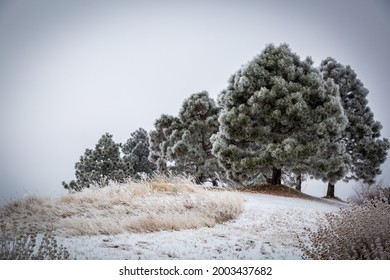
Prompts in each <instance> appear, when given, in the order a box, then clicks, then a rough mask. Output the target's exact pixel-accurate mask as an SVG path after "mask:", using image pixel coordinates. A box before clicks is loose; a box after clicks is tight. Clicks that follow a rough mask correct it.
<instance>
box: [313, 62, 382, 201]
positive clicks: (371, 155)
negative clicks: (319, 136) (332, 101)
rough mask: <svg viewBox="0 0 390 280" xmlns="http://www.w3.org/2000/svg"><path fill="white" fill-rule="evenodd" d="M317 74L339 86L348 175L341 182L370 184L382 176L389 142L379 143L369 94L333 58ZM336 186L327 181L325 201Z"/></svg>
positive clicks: (377, 124)
mask: <svg viewBox="0 0 390 280" xmlns="http://www.w3.org/2000/svg"><path fill="white" fill-rule="evenodd" d="M320 71H321V72H322V74H323V77H324V78H325V79H333V81H334V82H335V83H336V84H337V85H338V86H339V92H340V102H341V104H342V106H343V108H344V111H345V115H346V116H347V118H348V125H347V127H346V129H345V131H344V132H343V135H342V141H343V142H345V143H346V149H347V153H348V155H349V162H348V166H349V173H348V175H347V176H345V177H344V180H345V181H348V180H351V179H353V180H362V181H363V182H364V183H368V184H372V183H373V182H374V181H375V177H376V176H377V175H379V174H381V170H380V165H381V164H382V163H383V162H384V161H385V160H386V156H387V150H388V149H389V141H388V140H387V139H380V131H381V129H382V125H381V124H380V123H379V122H378V121H375V119H374V114H373V113H372V111H371V109H370V107H369V106H368V100H367V95H368V93H369V91H368V90H367V89H366V88H365V87H364V85H363V83H362V82H361V81H360V80H359V79H358V78H357V75H356V73H355V71H354V70H352V68H351V67H350V66H344V65H342V64H340V63H338V62H337V61H336V60H335V59H334V58H327V59H325V60H324V61H322V63H321V65H320ZM339 179H341V178H339ZM335 183H336V182H335V181H329V183H328V191H327V196H328V197H334V188H335Z"/></svg>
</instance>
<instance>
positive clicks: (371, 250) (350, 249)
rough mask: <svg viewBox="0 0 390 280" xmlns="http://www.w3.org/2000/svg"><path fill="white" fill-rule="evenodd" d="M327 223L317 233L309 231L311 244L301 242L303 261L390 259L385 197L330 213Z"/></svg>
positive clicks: (389, 210) (388, 206)
mask: <svg viewBox="0 0 390 280" xmlns="http://www.w3.org/2000/svg"><path fill="white" fill-rule="evenodd" d="M326 221H327V223H326V225H322V226H320V227H319V228H318V229H317V230H316V231H311V230H310V229H308V233H309V239H310V241H311V242H310V244H305V243H304V242H302V240H301V242H300V247H301V249H302V250H303V252H304V255H303V258H304V259H315V260H375V259H380V260H388V259H390V204H388V202H387V199H386V198H385V197H384V196H382V197H381V198H379V199H377V198H375V199H372V200H367V199H366V200H364V201H363V203H362V204H352V205H351V207H350V208H345V209H341V210H340V211H339V212H338V213H328V214H327V215H326Z"/></svg>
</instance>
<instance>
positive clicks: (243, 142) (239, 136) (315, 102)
mask: <svg viewBox="0 0 390 280" xmlns="http://www.w3.org/2000/svg"><path fill="white" fill-rule="evenodd" d="M337 95H338V90H337V87H336V86H335V85H334V84H333V82H332V81H331V80H329V81H324V80H323V79H322V77H321V75H320V73H319V71H318V69H316V68H315V67H313V62H312V60H311V59H310V58H306V59H305V60H303V61H302V60H300V58H299V56H298V55H296V54H295V53H293V52H292V51H291V50H290V48H289V46H288V45H287V44H282V45H280V46H279V47H275V46H274V45H268V46H267V47H266V48H265V50H264V51H263V52H262V53H261V54H260V55H258V56H256V57H255V58H254V59H253V60H252V61H250V62H249V63H247V64H246V65H245V66H243V67H242V68H241V69H239V70H238V71H237V72H236V73H235V74H234V75H232V76H231V78H230V79H229V81H228V87H227V89H225V90H223V91H222V92H221V94H220V96H219V103H220V106H221V107H222V111H221V114H220V118H219V122H220V128H219V132H218V133H217V134H216V135H215V136H214V137H213V153H214V155H215V156H216V157H217V158H218V160H219V162H220V163H221V164H222V165H223V166H224V168H225V169H226V170H227V172H228V175H229V176H230V178H232V179H234V180H236V181H239V182H241V183H244V184H247V185H248V184H255V183H259V182H262V181H264V180H267V181H268V182H270V183H272V184H280V183H281V175H282V169H286V170H289V171H291V172H294V173H297V174H298V173H302V171H307V172H309V171H310V169H311V168H313V167H312V166H311V163H312V161H313V160H314V159H316V158H318V157H319V155H320V154H321V152H322V151H324V150H326V148H327V147H328V145H329V144H330V143H334V142H335V141H336V139H338V138H339V137H340V135H341V132H342V131H343V130H344V128H345V127H346V122H347V120H346V118H345V116H344V115H343V110H342V107H341V105H340V103H339V100H338V96H337ZM340 168H341V169H342V167H340ZM310 172H311V171H310ZM317 173H319V174H320V175H322V174H323V173H324V171H321V172H317ZM317 173H316V174H317Z"/></svg>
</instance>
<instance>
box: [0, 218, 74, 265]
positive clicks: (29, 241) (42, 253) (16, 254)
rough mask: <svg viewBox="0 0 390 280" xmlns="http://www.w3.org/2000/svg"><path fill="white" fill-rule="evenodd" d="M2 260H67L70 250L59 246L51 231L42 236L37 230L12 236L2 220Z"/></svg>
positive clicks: (0, 222)
mask: <svg viewBox="0 0 390 280" xmlns="http://www.w3.org/2000/svg"><path fill="white" fill-rule="evenodd" d="M0 229H1V230H0V260H67V259H69V252H68V250H67V249H66V248H65V247H63V246H62V245H60V246H58V244H57V241H56V238H55V236H54V234H53V233H52V232H50V231H48V232H46V233H45V234H43V236H42V237H41V238H40V237H39V236H38V233H37V232H36V231H35V230H31V229H30V230H29V231H27V232H26V233H22V234H17V235H15V236H11V235H9V234H7V233H6V232H7V230H6V225H5V223H4V222H2V221H0ZM39 239H40V240H39Z"/></svg>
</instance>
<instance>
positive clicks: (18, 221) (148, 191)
mask: <svg viewBox="0 0 390 280" xmlns="http://www.w3.org/2000/svg"><path fill="white" fill-rule="evenodd" d="M242 203H243V200H242V198H241V197H240V196H239V194H238V193H232V192H227V191H207V190H205V189H203V188H202V187H200V186H197V185H194V184H193V183H191V181H190V180H188V179H185V178H181V177H170V178H168V177H164V176H156V177H154V178H153V179H148V180H141V181H129V182H127V183H125V184H115V183H112V184H111V185H109V186H106V187H103V188H92V189H84V190H83V191H81V192H77V193H69V194H66V195H64V196H62V197H60V198H58V199H44V198H39V197H35V196H29V197H26V198H24V199H23V200H18V201H13V202H11V203H9V204H7V205H5V206H2V207H0V219H1V221H2V223H3V224H4V229H5V230H6V231H10V232H14V233H15V234H16V233H21V232H23V225H24V224H26V223H29V224H33V225H34V226H35V227H36V229H37V231H38V232H45V231H46V230H47V227H48V225H49V227H50V228H51V229H52V230H53V231H54V232H55V233H56V234H61V235H66V236H77V235H99V234H104V235H112V234H119V233H124V232H153V231H160V230H182V229H191V228H198V227H212V226H214V225H215V224H217V223H223V222H225V221H228V220H230V219H234V218H236V217H237V216H238V215H239V214H240V213H241V212H242V210H243V204H242Z"/></svg>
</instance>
